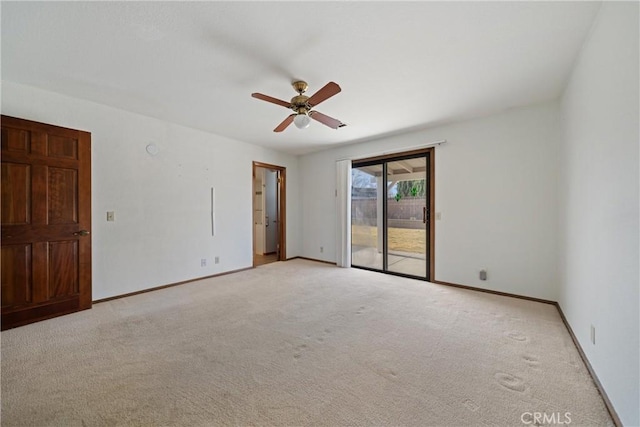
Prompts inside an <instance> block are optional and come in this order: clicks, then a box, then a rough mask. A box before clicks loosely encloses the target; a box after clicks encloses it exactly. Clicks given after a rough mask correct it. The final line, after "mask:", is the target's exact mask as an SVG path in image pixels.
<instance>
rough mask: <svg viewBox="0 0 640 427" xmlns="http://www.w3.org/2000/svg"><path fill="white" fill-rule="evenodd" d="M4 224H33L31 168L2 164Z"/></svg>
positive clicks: (23, 165) (7, 163) (17, 164)
mask: <svg viewBox="0 0 640 427" xmlns="http://www.w3.org/2000/svg"><path fill="white" fill-rule="evenodd" d="M0 186H1V187H2V194H1V197H2V224H3V225H5V224H6V225H18V224H28V223H29V222H31V206H30V203H29V202H30V200H31V166H30V165H27V164H20V163H9V162H3V163H2V184H1V185H0Z"/></svg>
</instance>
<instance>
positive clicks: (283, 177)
mask: <svg viewBox="0 0 640 427" xmlns="http://www.w3.org/2000/svg"><path fill="white" fill-rule="evenodd" d="M257 168H264V169H270V170H274V171H277V172H278V193H279V197H278V219H277V221H278V249H277V253H278V261H286V259H287V168H286V167H284V166H277V165H272V164H269V163H262V162H256V161H253V165H252V171H251V177H252V179H251V234H252V236H253V243H252V248H253V249H252V252H251V258H252V264H253V266H254V267H255V266H256V261H255V254H256V227H255V224H254V218H253V215H254V211H255V206H254V204H255V194H256V169H257Z"/></svg>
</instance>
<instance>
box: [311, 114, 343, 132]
mask: <svg viewBox="0 0 640 427" xmlns="http://www.w3.org/2000/svg"><path fill="white" fill-rule="evenodd" d="M309 117H311V118H312V119H314V120H317V121H319V122H320V123H322V124H323V125H327V126H329V127H330V128H332V129H338V128H341V127H344V126H346V124H344V123H342V122H341V121H340V120H338V119H334V118H333V117H329V116H327V115H325V114H322V113H320V112H318V111H310V112H309Z"/></svg>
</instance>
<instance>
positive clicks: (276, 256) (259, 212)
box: [252, 162, 287, 267]
mask: <svg viewBox="0 0 640 427" xmlns="http://www.w3.org/2000/svg"><path fill="white" fill-rule="evenodd" d="M252 187H253V194H252V200H253V266H254V267H257V266H259V265H264V264H269V263H272V262H276V261H284V260H286V259H287V258H286V168H284V167H282V166H276V165H270V164H267V163H260V162H253V186H252Z"/></svg>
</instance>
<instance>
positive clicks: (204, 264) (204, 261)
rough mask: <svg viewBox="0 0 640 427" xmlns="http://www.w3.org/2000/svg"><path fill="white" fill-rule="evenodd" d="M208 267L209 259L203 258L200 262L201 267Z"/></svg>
mask: <svg viewBox="0 0 640 427" xmlns="http://www.w3.org/2000/svg"><path fill="white" fill-rule="evenodd" d="M206 266H207V259H206V258H202V259H201V260H200V267H206Z"/></svg>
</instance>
